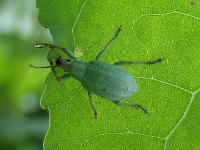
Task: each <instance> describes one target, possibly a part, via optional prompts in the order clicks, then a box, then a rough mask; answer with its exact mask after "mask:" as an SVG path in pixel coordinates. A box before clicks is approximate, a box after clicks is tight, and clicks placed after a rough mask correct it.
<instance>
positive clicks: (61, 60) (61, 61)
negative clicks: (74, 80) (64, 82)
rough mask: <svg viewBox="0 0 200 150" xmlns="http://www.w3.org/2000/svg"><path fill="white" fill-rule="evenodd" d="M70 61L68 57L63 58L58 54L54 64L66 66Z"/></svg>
mask: <svg viewBox="0 0 200 150" xmlns="http://www.w3.org/2000/svg"><path fill="white" fill-rule="evenodd" d="M70 62H71V60H70V59H65V58H63V57H61V56H59V57H58V58H57V59H56V61H55V64H56V66H57V67H61V68H68V67H69V66H70Z"/></svg>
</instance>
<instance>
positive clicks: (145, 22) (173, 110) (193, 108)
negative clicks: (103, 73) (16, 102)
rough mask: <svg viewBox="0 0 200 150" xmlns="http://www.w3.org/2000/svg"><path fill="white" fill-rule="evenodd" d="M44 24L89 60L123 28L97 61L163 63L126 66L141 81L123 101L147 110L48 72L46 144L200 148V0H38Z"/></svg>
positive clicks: (63, 43) (57, 39)
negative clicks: (96, 93) (197, 1)
mask: <svg viewBox="0 0 200 150" xmlns="http://www.w3.org/2000/svg"><path fill="white" fill-rule="evenodd" d="M37 6H38V8H39V10H40V13H39V19H40V22H41V24H42V25H44V26H48V28H49V30H50V32H51V34H52V37H53V43H54V44H56V45H60V46H63V47H67V48H69V49H71V50H73V51H74V50H78V51H79V52H81V53H83V55H82V57H80V59H82V60H85V61H91V60H94V59H95V57H96V55H97V54H98V53H99V52H100V51H101V49H102V48H103V47H104V46H105V44H106V43H107V42H108V41H109V39H110V38H112V36H113V34H114V33H115V30H116V29H117V27H119V26H120V25H122V26H123V33H122V34H121V35H120V37H119V38H118V39H117V41H116V42H115V44H114V45H113V47H112V48H111V49H110V50H109V51H108V52H107V53H106V55H105V57H104V59H103V61H106V62H109V63H114V62H117V61H119V60H134V61H139V60H149V59H155V58H159V57H164V58H166V59H165V62H164V63H162V64H157V65H152V66H145V65H137V66H131V67H126V69H128V70H129V72H130V73H131V74H133V76H134V78H135V80H136V81H137V83H138V85H139V91H138V93H137V94H136V95H135V96H134V97H132V98H130V99H128V102H130V103H131V102H132V103H139V104H142V105H143V106H145V107H147V108H148V109H149V110H150V113H151V114H150V115H149V116H147V115H145V114H144V113H142V112H141V111H138V110H135V109H131V108H122V107H118V106H116V105H115V104H114V103H112V102H111V101H109V100H105V99H102V98H100V97H98V96H94V97H93V101H94V103H95V106H96V108H97V111H98V119H95V118H94V114H93V111H92V109H91V106H90V103H89V101H88V97H87V91H86V90H85V89H84V88H83V87H82V86H81V83H80V82H78V81H76V80H75V79H73V78H70V79H69V80H67V81H64V82H61V83H57V82H56V80H55V78H54V77H53V75H52V74H49V75H48V76H47V78H46V86H45V90H44V93H43V96H42V99H41V105H42V107H44V108H48V110H49V113H50V124H49V130H48V132H47V135H46V137H45V141H44V147H45V149H81V150H82V149H143V150H145V149H146V150H151V149H152V150H155V149H156V150H159V149H164V150H171V149H181V150H184V149H185V150H187V149H191V148H192V149H199V148H200V142H199V141H200V126H199V124H200V113H199V112H200V82H199V81H200V78H199V74H200V68H199V66H200V55H199V52H200V42H199V39H200V34H199V33H200V21H199V16H200V11H199V9H200V5H191V2H190V1H186V0H183V1H179V2H178V1H173V0H165V1H164V0H160V1H153V0H143V1H140V0H139V1H125V0H118V1H114V0H102V1H95V0H76V1H75V0H66V1H64V0H53V1H48V0H43V1H40V0H37Z"/></svg>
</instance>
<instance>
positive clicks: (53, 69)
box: [50, 61, 60, 82]
mask: <svg viewBox="0 0 200 150" xmlns="http://www.w3.org/2000/svg"><path fill="white" fill-rule="evenodd" d="M50 66H51V70H52V72H53V74H54V76H55V77H56V80H57V81H58V82H60V79H59V77H58V75H57V73H56V70H55V68H54V66H53V62H52V61H50Z"/></svg>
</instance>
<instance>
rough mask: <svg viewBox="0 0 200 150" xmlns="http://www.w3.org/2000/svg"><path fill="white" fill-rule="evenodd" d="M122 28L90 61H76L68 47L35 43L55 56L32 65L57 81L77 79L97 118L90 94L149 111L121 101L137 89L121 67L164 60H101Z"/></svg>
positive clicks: (121, 104) (130, 76)
mask: <svg viewBox="0 0 200 150" xmlns="http://www.w3.org/2000/svg"><path fill="white" fill-rule="evenodd" d="M121 31H122V28H121V27H119V28H118V29H117V31H116V33H115V35H114V36H113V38H112V39H111V40H110V41H109V42H108V43H107V44H106V46H105V47H104V49H103V50H102V51H101V52H100V53H99V54H98V55H97V56H96V59H95V60H93V61H90V62H86V61H82V60H78V59H77V58H76V56H75V55H74V53H73V52H72V51H70V50H69V49H67V48H63V47H60V46H56V45H52V44H47V43H40V44H39V43H37V44H36V45H35V47H36V48H50V49H52V50H53V51H54V52H55V53H56V55H57V58H56V59H55V60H54V62H53V61H50V66H45V67H35V66H33V65H31V66H32V67H35V68H51V70H52V73H53V74H54V75H55V77H56V79H57V80H58V81H61V80H66V79H68V77H70V76H72V77H74V78H75V79H76V80H78V81H80V82H81V83H82V86H83V87H84V88H85V89H86V90H87V91H88V100H89V101H90V104H91V106H92V109H93V111H94V115H95V118H97V110H96V107H95V105H94V103H93V101H92V94H96V95H98V96H100V97H102V98H105V99H108V100H111V101H112V102H114V103H115V104H117V105H120V106H128V107H133V108H136V109H141V110H143V111H144V112H145V113H147V114H148V110H147V109H146V108H145V107H143V106H142V105H140V104H135V103H134V104H133V103H128V102H125V101H124V99H127V98H130V97H131V96H133V95H134V94H135V93H136V92H137V90H138V86H137V84H136V81H135V80H134V78H133V76H132V75H131V74H130V73H129V72H128V71H127V70H126V69H125V68H123V67H122V66H123V65H136V64H146V65H152V64H156V63H161V62H162V61H163V60H164V59H163V58H158V59H156V60H152V61H119V62H116V63H113V64H109V63H106V62H103V61H101V59H102V57H103V56H104V54H105V53H106V52H107V50H108V49H109V48H110V47H111V46H112V45H113V43H114V42H115V41H116V39H117V37H118V36H119V34H120V32H121ZM57 50H61V51H63V52H64V53H65V54H66V55H67V56H68V57H69V58H70V60H69V59H66V58H64V57H61V56H59V55H58V53H57ZM54 64H55V65H54ZM55 67H58V68H61V69H62V70H63V71H64V72H65V74H64V75H63V76H61V77H58V75H57V74H56V71H55Z"/></svg>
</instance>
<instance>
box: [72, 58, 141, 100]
mask: <svg viewBox="0 0 200 150" xmlns="http://www.w3.org/2000/svg"><path fill="white" fill-rule="evenodd" d="M68 72H69V74H70V75H72V76H73V77H74V78H75V79H77V80H79V81H80V82H81V83H82V85H83V87H84V88H85V89H86V90H88V91H90V92H92V93H94V94H96V95H99V96H101V97H103V98H106V99H110V100H112V101H116V102H118V101H121V100H122V99H126V98H129V97H131V96H132V95H133V94H134V93H135V92H137V88H138V86H137V84H136V82H135V80H133V77H132V75H131V74H130V73H129V72H128V71H127V70H125V69H124V68H122V67H121V66H117V65H112V64H109V63H106V62H100V61H91V62H89V63H87V62H84V61H80V60H73V61H71V62H70V67H69V70H68Z"/></svg>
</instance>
